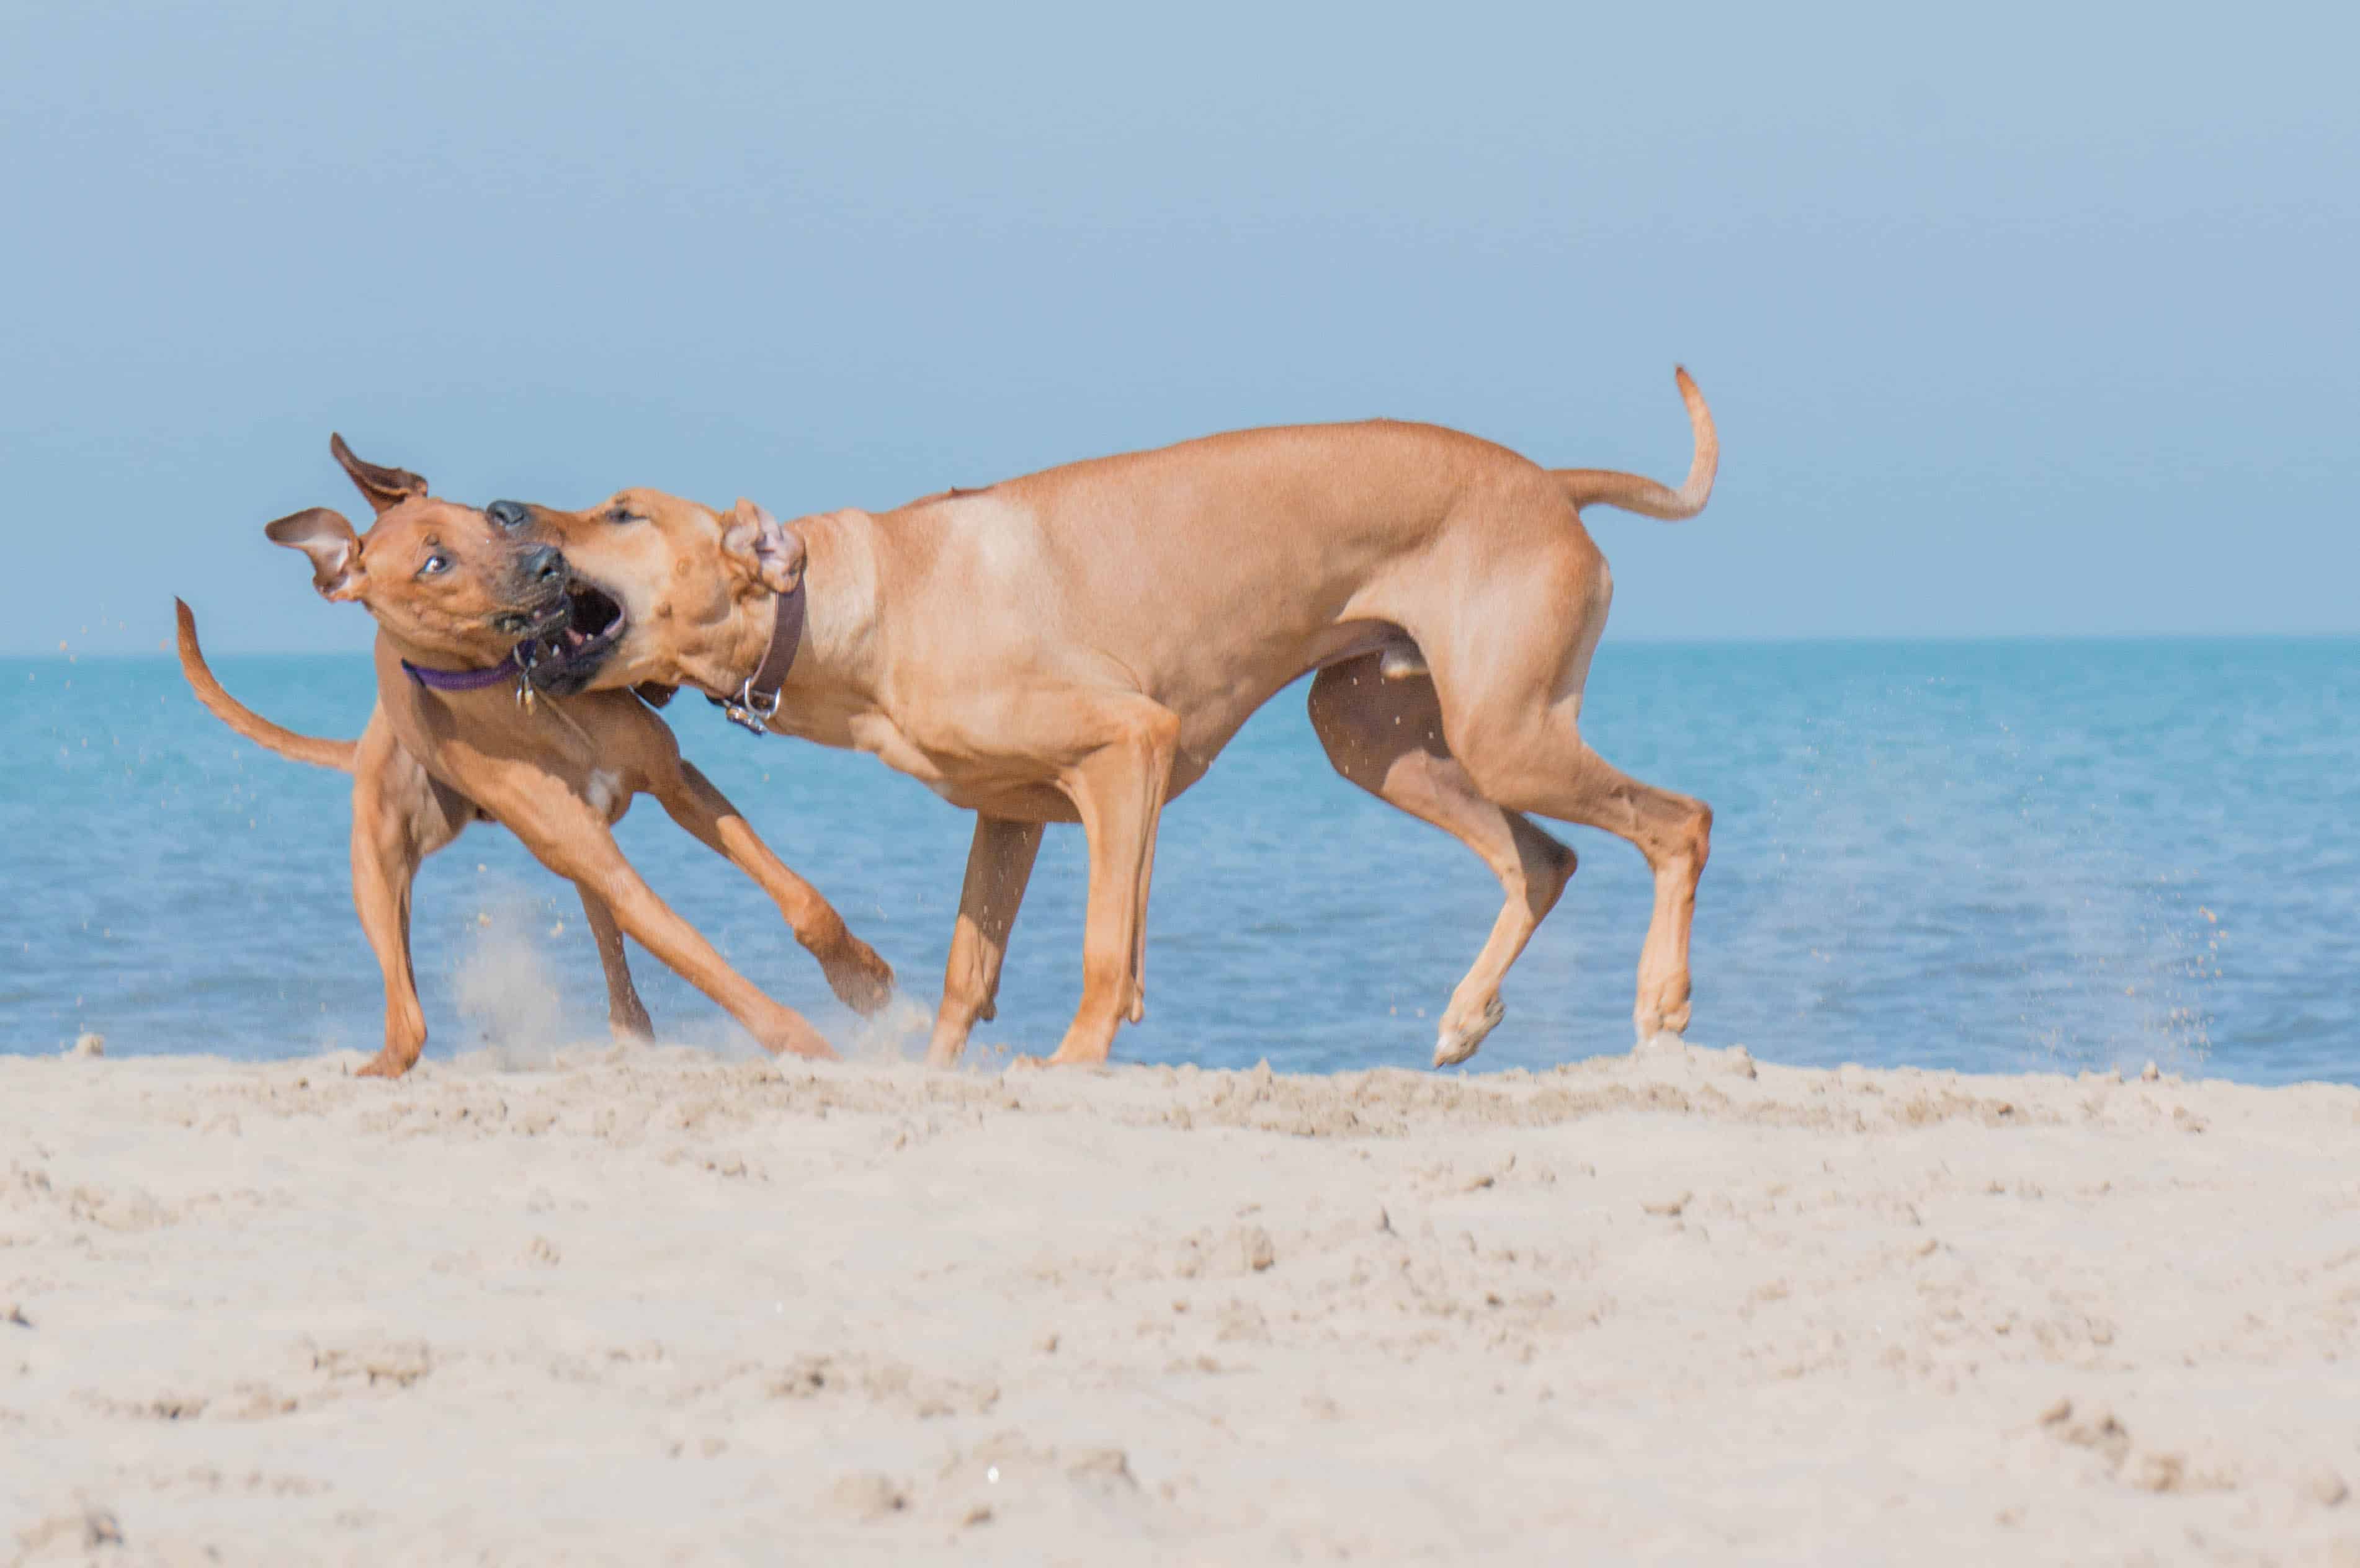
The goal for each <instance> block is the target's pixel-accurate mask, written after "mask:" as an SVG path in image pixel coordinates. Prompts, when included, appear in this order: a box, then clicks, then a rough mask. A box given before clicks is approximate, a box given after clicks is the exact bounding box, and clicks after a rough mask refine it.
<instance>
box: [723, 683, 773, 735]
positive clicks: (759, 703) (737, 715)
mask: <svg viewBox="0 0 2360 1568" xmlns="http://www.w3.org/2000/svg"><path fill="white" fill-rule="evenodd" d="M781 695H782V693H781V692H777V691H772V692H770V693H769V694H768V695H767V696H766V695H764V694H763V693H762V692H759V691H755V690H754V678H753V677H752V676H750V675H748V677H746V683H745V684H744V685H743V686H740V687H738V688H737V695H736V696H735V697H731V698H727V699H726V700H725V701H723V702H722V703H721V716H722V717H723V718H725V719H727V720H728V721H729V722H730V723H731V724H736V725H737V727H738V728H739V729H742V730H744V731H745V732H746V733H747V734H748V735H768V734H770V720H771V718H772V717H773V716H775V715H776V714H777V713H778V711H779V699H780V697H781Z"/></svg>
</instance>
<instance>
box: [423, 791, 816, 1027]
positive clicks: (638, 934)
mask: <svg viewBox="0 0 2360 1568" xmlns="http://www.w3.org/2000/svg"><path fill="white" fill-rule="evenodd" d="M469 792H470V793H471V794H473V795H475V799H477V800H481V801H483V802H484V804H485V805H486V808H488V809H489V810H490V811H492V814H493V815H495V816H496V817H497V818H498V819H499V821H500V822H502V824H504V825H505V826H506V827H507V828H508V831H509V832H511V833H515V834H516V835H517V837H518V838H519V839H522V840H523V841H524V845H525V847H526V848H527V849H529V850H530V851H531V852H532V854H533V857H534V858H535V859H537V860H539V861H540V862H541V864H542V865H543V866H548V867H549V868H550V869H551V870H552V871H554V872H556V873H557V874H558V875H559V876H560V877H566V878H568V879H569V880H571V881H573V882H574V883H575V884H576V885H577V886H579V887H582V888H584V889H585V891H586V892H587V893H588V894H589V895H591V896H593V897H595V898H598V899H599V900H600V901H602V902H603V903H605V904H606V906H607V907H608V908H609V909H612V910H613V911H614V916H615V920H616V923H617V925H619V926H621V927H622V929H623V930H624V931H627V932H628V933H629V934H630V935H631V936H632V937H633V938H634V939H635V940H637V941H638V942H639V945H640V946H641V947H644V948H646V949H647V950H648V951H649V952H650V953H654V954H655V955H656V956H657V957H658V958H660V959H661V960H663V962H664V963H666V964H670V965H671V966H672V969H673V970H674V971H675V972H676V973H678V974H679V975H680V976H681V978H683V979H684V980H686V981H687V982H688V983H689V984H690V985H694V986H695V987H696V988H697V989H698V990H700V991H702V992H704V993H705V995H706V996H710V997H712V998H713V1000H714V1001H715V1002H716V1003H718V1004H719V1005H720V1006H721V1007H722V1009H723V1010H724V1011H725V1012H727V1013H728V1015H729V1016H730V1017H731V1018H736V1019H737V1021H738V1022H739V1023H741V1024H743V1025H745V1026H746V1029H747V1030H748V1032H749V1033H751V1034H752V1035H753V1037H754V1038H755V1040H758V1041H759V1042H760V1043H761V1046H762V1048H763V1049H764V1050H766V1051H770V1053H772V1054H773V1055H776V1054H778V1053H779V1052H781V1051H793V1052H794V1053H795V1054H796V1055H798V1056H827V1057H832V1056H834V1055H835V1054H836V1052H835V1051H832V1050H830V1049H829V1047H828V1043H827V1041H826V1040H825V1039H824V1038H822V1036H821V1035H820V1032H819V1031H818V1030H817V1029H814V1028H812V1026H811V1024H810V1022H809V1020H807V1019H806V1018H803V1015H802V1014H800V1013H797V1012H795V1011H794V1010H792V1008H789V1007H781V1006H780V1005H779V1004H778V1003H776V1002H774V1001H772V1000H770V997H768V996H764V995H763V994H762V992H761V990H760V989H759V987H757V986H756V985H754V983H753V982H752V981H750V980H748V979H747V978H746V977H745V976H744V975H740V974H738V973H737V971H736V970H734V969H732V968H730V967H729V964H728V961H727V960H726V959H724V958H723V957H722V956H721V954H720V953H717V952H716V951H715V950H714V947H713V944H712V943H711V942H707V941H705V938H704V936H703V935H702V934H701V933H699V932H698V931H697V929H696V928H695V927H694V926H692V925H690V924H689V923H688V922H687V921H686V920H683V919H681V918H680V916H679V915H677V914H675V913H674V912H673V911H672V908H671V906H670V905H668V904H666V903H665V902H664V901H663V900H662V899H661V898H657V897H656V895H655V891H654V889H652V888H650V887H649V886H648V885H647V884H646V883H645V882H644V881H642V880H640V877H639V873H638V872H637V871H636V870H634V869H632V866H631V863H630V862H629V861H628V860H626V859H624V858H623V852H622V850H621V848H620V847H619V846H618V845H617V844H616V843H615V837H614V834H613V833H612V832H611V831H610V830H609V829H608V827H607V825H606V813H605V812H604V811H602V810H597V809H594V808H593V807H592V806H591V804H590V802H589V801H587V800H584V799H582V798H581V797H580V796H578V795H576V794H574V792H573V791H571V790H569V789H557V788H550V787H539V788H536V787H533V786H531V785H522V786H519V785H516V784H514V783H513V782H512V781H509V780H500V781H497V782H495V783H493V784H492V785H490V786H489V787H486V788H484V789H470V791H469Z"/></svg>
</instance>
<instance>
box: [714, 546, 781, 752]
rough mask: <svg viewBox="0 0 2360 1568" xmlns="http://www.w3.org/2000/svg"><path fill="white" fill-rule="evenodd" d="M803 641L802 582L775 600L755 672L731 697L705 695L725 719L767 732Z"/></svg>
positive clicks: (754, 730) (757, 731)
mask: <svg viewBox="0 0 2360 1568" xmlns="http://www.w3.org/2000/svg"><path fill="white" fill-rule="evenodd" d="M802 647H803V583H802V582H801V581H798V582H797V583H795V585H794V587H793V588H792V589H790V590H789V591H788V592H786V593H781V594H780V595H779V596H778V598H777V599H776V600H775V601H774V608H773V611H772V614H771V617H770V647H769V648H765V649H764V650H763V652H762V662H761V663H760V664H759V666H757V667H756V669H755V670H754V673H753V674H751V675H748V677H746V681H745V684H743V685H741V686H739V687H738V688H737V695H736V696H734V697H708V698H707V701H709V702H712V703H713V705H714V706H715V707H717V708H719V709H720V710H721V712H722V714H723V716H724V717H726V718H727V719H728V721H729V722H730V723H731V724H737V725H738V726H740V727H741V728H743V729H745V730H748V731H749V732H750V733H752V734H754V735H762V734H765V733H767V732H768V730H769V727H770V715H772V714H773V713H777V712H778V711H779V692H780V690H781V688H782V687H784V686H785V685H786V683H787V671H789V670H792V669H793V668H794V667H795V651H796V650H797V649H798V648H802Z"/></svg>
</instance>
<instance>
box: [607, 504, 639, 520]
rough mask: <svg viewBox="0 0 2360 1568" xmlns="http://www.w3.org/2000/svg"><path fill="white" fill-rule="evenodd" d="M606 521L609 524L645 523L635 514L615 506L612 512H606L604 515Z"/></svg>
mask: <svg viewBox="0 0 2360 1568" xmlns="http://www.w3.org/2000/svg"><path fill="white" fill-rule="evenodd" d="M606 520H607V521H608V522H610V523H644V522H646V521H647V519H646V518H645V517H641V516H639V514H638V513H637V512H633V511H629V510H627V509H626V508H624V507H621V506H617V507H616V508H615V509H614V510H613V511H611V512H608V513H607V514H606Z"/></svg>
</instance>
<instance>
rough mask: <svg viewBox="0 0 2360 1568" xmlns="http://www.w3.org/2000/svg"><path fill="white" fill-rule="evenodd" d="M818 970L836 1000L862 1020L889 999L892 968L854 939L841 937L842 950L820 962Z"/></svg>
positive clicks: (890, 996) (867, 946)
mask: <svg viewBox="0 0 2360 1568" xmlns="http://www.w3.org/2000/svg"><path fill="white" fill-rule="evenodd" d="M820 968H821V970H822V972H823V973H825V975H827V985H828V989H829V990H831V991H834V992H835V993H836V1000H838V1001H840V1002H842V1003H843V1004H844V1005H845V1006H846V1007H850V1008H851V1009H852V1010H853V1011H854V1012H856V1013H858V1014H859V1015H860V1016H861V1017H862V1018H869V1017H873V1016H874V1015H875V1014H877V1013H880V1012H882V1011H883V1010H884V1008H885V1004H886V1003H888V1002H890V1001H891V1000H892V999H893V966H892V965H891V964H888V963H886V962H885V961H884V960H883V959H882V958H880V957H879V956H878V954H877V950H876V949H874V948H872V947H870V946H869V944H868V943H867V942H863V941H861V940H860V939H859V938H858V937H857V936H847V938H845V946H844V947H843V949H842V950H841V951H839V952H837V953H833V954H831V955H830V956H828V957H827V958H825V959H824V960H822V961H821V964H820Z"/></svg>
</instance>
